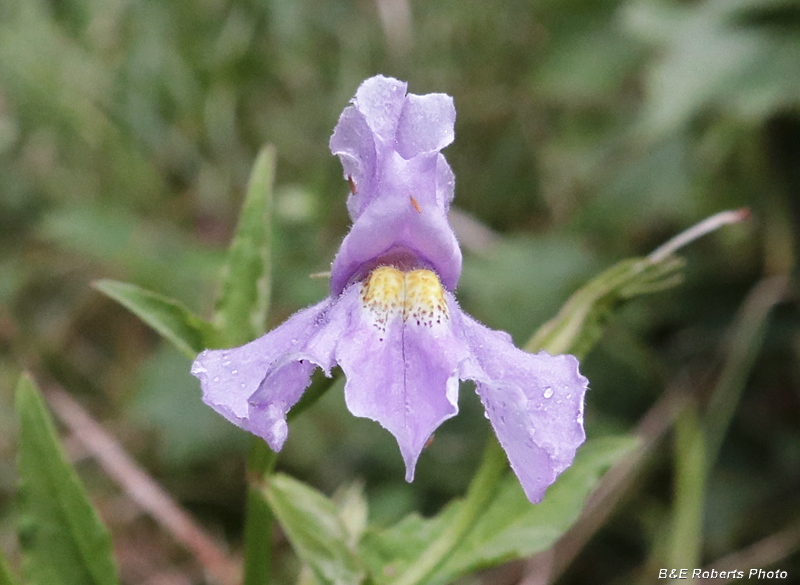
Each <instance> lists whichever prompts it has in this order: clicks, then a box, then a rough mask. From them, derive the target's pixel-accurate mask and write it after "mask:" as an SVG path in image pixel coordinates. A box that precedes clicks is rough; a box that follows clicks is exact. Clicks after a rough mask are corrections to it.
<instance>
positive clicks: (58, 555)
mask: <svg viewBox="0 0 800 585" xmlns="http://www.w3.org/2000/svg"><path fill="white" fill-rule="evenodd" d="M16 408H17V413H18V415H19V418H20V434H19V455H18V467H19V478H20V483H19V494H18V498H19V510H20V520H19V528H18V532H19V542H20V546H21V547H22V570H23V574H24V577H25V579H26V580H27V582H28V583H29V584H30V585H115V584H116V583H118V581H117V576H116V566H115V563H114V557H113V554H112V547H111V539H110V538H109V535H108V532H107V531H106V529H105V527H104V526H103V524H102V522H101V521H100V519H99V518H98V516H97V513H96V512H95V511H94V508H92V504H91V503H90V502H89V498H88V497H87V495H86V492H85V491H84V489H83V486H82V485H81V483H80V480H79V479H78V476H77V474H76V473H75V470H74V469H72V467H71V466H70V464H69V463H68V462H67V459H66V457H65V454H64V451H63V449H62V447H61V445H60V443H59V441H58V434H57V433H56V429H55V426H54V425H53V421H52V419H51V418H50V416H49V414H48V413H47V410H46V408H45V405H44V401H43V400H42V397H41V396H40V394H39V392H38V390H37V388H36V387H35V386H34V383H33V381H32V380H31V379H30V378H28V377H27V376H23V377H22V378H21V379H20V381H19V384H18V385H17V394H16Z"/></svg>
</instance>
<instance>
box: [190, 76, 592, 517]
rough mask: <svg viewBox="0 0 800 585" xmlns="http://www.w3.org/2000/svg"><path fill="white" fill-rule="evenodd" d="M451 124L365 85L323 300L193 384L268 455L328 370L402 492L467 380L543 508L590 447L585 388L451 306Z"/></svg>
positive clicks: (351, 124) (343, 143) (444, 107)
mask: <svg viewBox="0 0 800 585" xmlns="http://www.w3.org/2000/svg"><path fill="white" fill-rule="evenodd" d="M454 121H455V108H454V107H453V100H452V98H450V97H449V96H447V95H444V94H428V95H423V96H418V95H414V94H406V84H405V83H402V82H400V81H397V80H396V79H391V78H386V77H383V76H377V77H373V78H371V79H368V80H366V81H365V82H364V83H362V84H361V86H360V87H359V88H358V91H357V92H356V96H355V98H354V99H353V102H352V105H351V106H348V107H347V108H345V110H344V112H342V115H341V117H340V118H339V123H338V124H337V125H336V129H335V130H334V132H333V136H332V137H331V141H330V147H331V151H332V152H333V153H334V154H336V155H338V156H339V158H340V159H341V161H342V165H343V167H344V172H345V177H347V178H348V180H349V181H350V183H351V187H352V193H351V195H350V197H349V199H348V202H347V208H348V211H349V212H350V217H351V218H352V220H353V226H352V228H351V229H350V232H349V233H348V234H347V236H346V237H345V239H344V241H343V242H342V247H341V248H340V250H339V252H338V254H337V255H336V258H335V260H334V261H333V269H332V275H331V294H330V296H329V297H328V298H327V299H325V300H324V301H322V302H320V303H318V304H316V305H314V306H312V307H308V308H306V309H304V310H302V311H300V312H298V313H295V314H294V315H293V316H292V317H290V318H289V320H288V321H286V322H285V323H283V324H282V325H281V326H279V327H278V328H277V329H274V330H273V331H271V332H269V333H268V334H266V335H264V336H263V337H261V338H259V339H256V340H255V341H253V342H251V343H248V344H247V345H244V346H242V347H239V348H236V349H230V350H214V351H209V350H206V351H204V352H203V353H201V354H200V355H199V356H198V357H197V360H196V361H195V362H194V365H193V366H192V373H193V374H194V375H195V376H197V377H198V378H199V379H200V381H201V384H202V387H203V400H204V401H205V402H206V403H207V404H208V405H209V406H211V407H212V408H214V409H215V410H216V411H218V412H219V413H220V414H222V415H223V416H225V417H226V418H227V419H228V420H230V421H231V422H233V423H234V424H236V425H238V426H240V427H242V428H244V429H247V430H248V431H250V432H252V433H254V434H256V435H258V436H260V437H263V438H264V440H266V441H267V443H268V444H269V445H270V447H271V448H272V449H274V450H275V451H278V450H280V449H281V447H282V446H283V443H284V441H285V440H286V436H287V433H288V427H287V424H286V414H287V412H288V411H289V409H291V408H292V406H293V405H294V404H295V403H297V401H298V400H299V399H300V396H301V395H302V393H303V391H304V390H305V388H306V387H307V386H308V384H309V382H310V376H311V373H312V372H313V370H314V369H315V368H317V367H319V368H322V369H323V370H324V372H325V373H326V374H327V375H330V371H331V368H333V367H334V366H335V365H337V364H338V365H339V366H341V368H342V370H343V371H344V373H345V375H346V377H347V383H346V385H345V400H346V402H347V407H348V408H349V409H350V412H352V413H353V414H354V415H356V416H361V417H367V418H371V419H373V420H376V421H378V422H379V423H380V424H381V425H382V426H384V427H385V428H386V429H388V430H389V431H390V432H391V433H392V434H393V435H394V436H395V438H396V439H397V443H398V445H399V447H400V452H401V453H402V456H403V459H404V460H405V464H406V479H407V480H408V481H411V480H412V479H413V477H414V468H415V466H416V463H417V459H418V458H419V455H420V453H421V451H422V449H423V447H424V445H425V443H426V442H427V441H428V439H429V438H430V436H431V434H432V433H433V431H434V430H435V429H436V428H437V427H438V426H439V425H440V424H441V423H442V422H443V421H445V420H447V419H448V418H450V417H452V416H454V415H455V414H456V413H457V412H458V386H459V380H474V381H475V383H476V387H477V392H478V394H479V395H480V398H481V401H482V402H483V405H484V407H485V409H486V416H487V418H488V419H489V420H490V422H491V424H492V427H493V428H494V430H495V433H496V434H497V437H498V439H499V440H500V443H501V444H502V446H503V448H504V449H505V451H506V453H507V455H508V459H509V462H510V463H511V467H512V468H513V470H514V472H515V473H516V474H517V476H518V477H519V480H520V482H521V483H522V487H523V488H524V490H525V493H526V494H527V496H528V498H529V499H530V500H531V501H532V502H538V501H540V500H541V499H542V497H543V496H544V492H545V490H546V489H547V486H549V485H550V484H551V483H552V482H553V481H554V480H555V478H556V476H557V475H558V474H559V473H561V472H562V471H563V470H564V469H565V468H567V467H568V466H569V465H570V464H571V463H572V459H573V457H574V456H575V450H576V449H577V447H578V446H579V445H580V444H581V443H582V442H583V441H584V439H585V434H584V430H583V398H584V393H585V391H586V387H587V383H588V382H587V380H586V378H584V377H583V376H581V374H580V373H579V372H578V361H577V360H576V359H575V358H574V357H573V356H569V355H561V356H550V355H548V354H547V353H545V352H541V353H539V354H537V355H533V354H529V353H526V352H524V351H522V350H520V349H517V348H516V347H514V344H513V342H512V340H511V337H510V336H509V335H508V334H507V333H502V332H498V331H492V330H491V329H488V328H486V327H484V326H483V325H481V324H480V323H478V322H477V321H475V320H474V319H472V318H471V317H470V316H469V315H467V314H466V313H464V312H462V311H461V308H460V307H459V306H458V303H457V302H456V299H455V297H454V295H453V290H454V289H455V286H456V283H457V281H458V276H459V274H460V272H461V252H460V250H459V247H458V242H457V241H456V238H455V235H454V234H453V231H452V229H451V228H450V225H449V224H448V222H447V210H448V207H449V205H450V201H451V200H452V199H453V189H454V177H453V173H452V171H451V170H450V166H449V165H448V164H447V161H446V160H445V158H444V156H443V155H442V154H441V153H440V152H439V151H440V150H441V149H442V148H444V147H445V146H447V145H448V144H450V143H451V142H452V141H453V125H454Z"/></svg>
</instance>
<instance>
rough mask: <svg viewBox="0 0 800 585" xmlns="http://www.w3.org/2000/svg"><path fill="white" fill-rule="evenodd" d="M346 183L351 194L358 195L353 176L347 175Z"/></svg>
mask: <svg viewBox="0 0 800 585" xmlns="http://www.w3.org/2000/svg"><path fill="white" fill-rule="evenodd" d="M347 184H348V185H350V192H351V193H352V194H353V195H358V189H356V182H355V181H354V180H353V177H351V176H350V175H347Z"/></svg>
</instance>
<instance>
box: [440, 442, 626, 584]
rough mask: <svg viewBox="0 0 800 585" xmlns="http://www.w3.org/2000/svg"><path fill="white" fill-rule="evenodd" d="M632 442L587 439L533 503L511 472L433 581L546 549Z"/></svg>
mask: <svg viewBox="0 0 800 585" xmlns="http://www.w3.org/2000/svg"><path fill="white" fill-rule="evenodd" d="M635 447H636V440H635V439H634V438H632V437H627V436H622V437H604V438H599V439H594V440H592V441H589V442H587V443H586V444H585V445H583V446H582V447H581V448H580V449H579V450H578V453H577V455H576V457H575V462H574V463H573V464H572V466H570V467H569V468H568V469H567V470H566V471H564V473H563V474H562V475H561V476H560V477H559V478H558V480H557V481H556V482H555V483H554V484H553V485H552V486H550V488H549V489H548V490H547V495H546V496H545V498H544V500H542V502H541V503H539V504H536V505H533V504H531V503H530V502H529V501H528V499H527V498H526V497H525V493H524V492H523V491H522V487H521V486H520V485H519V481H518V480H517V478H516V476H514V475H508V476H507V477H506V478H505V481H504V483H503V485H502V486H501V488H500V490H499V493H498V494H497V496H496V497H495V498H494V500H493V501H492V503H491V505H490V506H489V508H488V509H487V510H486V512H485V513H484V514H483V515H482V516H481V518H480V519H479V520H478V522H477V524H476V525H475V527H474V528H473V529H472V531H471V532H470V534H469V535H468V536H467V538H466V539H465V540H464V541H463V542H462V543H461V546H459V547H458V549H456V552H455V554H453V555H452V556H451V557H450V558H449V559H447V561H446V562H445V563H444V565H443V566H442V567H441V568H440V570H439V571H438V572H437V573H436V576H435V582H437V583H445V582H448V581H450V580H451V579H453V578H455V577H456V576H458V575H464V574H466V573H470V572H473V571H475V570H477V569H480V568H484V567H489V566H493V565H496V564H499V563H501V562H504V561H507V560H511V559H515V558H523V557H528V556H530V555H532V554H535V553H537V552H540V551H543V550H546V549H548V548H550V546H552V545H553V544H554V543H555V542H556V540H558V539H559V538H560V537H561V535H562V534H564V533H565V532H566V531H567V530H568V529H569V527H570V526H572V524H573V523H574V522H575V521H576V520H577V519H578V516H579V515H580V513H581V510H582V509H583V503H584V501H585V500H586V497H587V496H588V495H589V494H590V493H591V491H592V490H593V489H594V487H595V486H596V485H597V482H598V481H600V478H601V477H602V476H603V473H605V471H606V470H607V469H608V468H609V467H610V466H611V465H612V464H613V463H614V462H615V461H617V460H618V459H620V458H622V457H623V456H625V455H627V454H628V453H630V452H631V451H632V450H633V449H634V448H635Z"/></svg>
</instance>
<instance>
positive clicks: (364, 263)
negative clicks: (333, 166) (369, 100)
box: [331, 152, 461, 294]
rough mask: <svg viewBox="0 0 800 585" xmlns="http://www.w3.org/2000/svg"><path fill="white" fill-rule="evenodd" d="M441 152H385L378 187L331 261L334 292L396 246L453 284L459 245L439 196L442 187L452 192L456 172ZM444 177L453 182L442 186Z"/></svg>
mask: <svg viewBox="0 0 800 585" xmlns="http://www.w3.org/2000/svg"><path fill="white" fill-rule="evenodd" d="M440 156H441V155H438V154H436V155H421V156H418V157H415V158H413V159H411V160H404V159H403V158H402V157H401V156H400V155H399V154H397V153H396V152H389V153H387V154H386V156H385V157H384V160H383V162H382V169H381V171H382V172H381V177H380V179H379V180H378V181H377V182H376V192H375V194H374V195H373V196H372V199H371V201H370V204H369V205H368V206H367V207H366V208H365V209H364V210H363V212H362V213H361V215H360V216H359V217H358V219H357V220H356V221H355V223H354V224H353V226H352V227H351V228H350V232H349V233H348V234H347V236H346V237H345V239H344V241H343V242H342V246H341V247H340V248H339V252H338V253H337V255H336V258H335V259H334V261H333V268H332V272H331V290H332V291H333V293H334V294H338V293H339V292H340V291H341V290H343V289H344V287H345V286H347V285H348V284H349V283H351V282H353V281H354V280H360V279H362V278H363V277H365V276H366V275H367V274H368V273H369V271H370V270H372V268H374V267H375V266H376V265H378V264H380V263H382V262H385V259H384V258H383V257H384V255H386V254H388V253H389V252H390V251H391V250H393V249H394V250H398V249H399V250H406V251H408V252H410V256H413V257H414V258H416V259H417V261H418V262H417V264H416V265H415V266H409V268H416V267H425V268H431V269H433V270H434V271H435V272H436V273H437V274H438V275H439V277H440V279H441V281H442V284H444V286H445V287H446V288H447V289H448V290H453V289H454V288H455V286H456V284H457V282H458V276H459V274H460V273H461V250H460V248H459V247H458V241H457V240H456V236H455V234H454V233H453V230H452V228H451V227H450V224H449V223H448V222H447V206H446V205H444V204H443V203H442V202H441V193H444V194H445V195H446V194H447V193H448V192H450V193H451V191H448V190H449V189H450V188H451V187H452V183H451V182H449V181H450V178H451V176H452V174H448V173H447V170H449V167H447V163H446V162H445V163H444V165H445V166H444V167H442V166H441V163H440V162H439V157H440ZM442 158H443V157H442ZM440 178H441V179H442V180H445V181H448V182H449V183H448V184H447V185H444V186H443V187H441V188H440V186H439V179H440ZM412 198H413V201H412Z"/></svg>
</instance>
